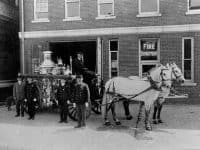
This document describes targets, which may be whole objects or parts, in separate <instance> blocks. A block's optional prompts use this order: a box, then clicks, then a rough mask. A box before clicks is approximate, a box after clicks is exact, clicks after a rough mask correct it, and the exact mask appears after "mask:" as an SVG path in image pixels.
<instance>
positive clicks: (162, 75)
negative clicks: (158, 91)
mask: <svg viewBox="0 0 200 150" xmlns="http://www.w3.org/2000/svg"><path fill="white" fill-rule="evenodd" d="M149 73H150V77H151V79H152V81H153V82H154V84H156V87H157V88H160V87H161V86H166V87H171V85H172V80H171V71H170V68H169V67H168V66H163V65H159V66H157V67H155V68H153V69H151V70H150V72H149Z"/></svg>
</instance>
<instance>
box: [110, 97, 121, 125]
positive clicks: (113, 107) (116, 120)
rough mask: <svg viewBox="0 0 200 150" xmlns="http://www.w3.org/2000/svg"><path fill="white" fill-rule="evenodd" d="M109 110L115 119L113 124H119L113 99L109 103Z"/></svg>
mask: <svg viewBox="0 0 200 150" xmlns="http://www.w3.org/2000/svg"><path fill="white" fill-rule="evenodd" d="M111 112H112V115H113V120H114V121H115V124H116V125H121V122H120V121H119V120H118V119H117V117H116V116H117V115H116V112H115V104H114V101H113V102H112V103H111Z"/></svg>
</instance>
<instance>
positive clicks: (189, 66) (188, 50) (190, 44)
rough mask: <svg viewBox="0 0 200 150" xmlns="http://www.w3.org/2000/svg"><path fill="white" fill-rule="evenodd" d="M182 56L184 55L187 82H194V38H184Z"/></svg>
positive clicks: (184, 70)
mask: <svg viewBox="0 0 200 150" xmlns="http://www.w3.org/2000/svg"><path fill="white" fill-rule="evenodd" d="M182 42H183V43H182V47H183V48H182V50H183V51H182V54H183V56H182V57H183V59H182V61H183V63H182V68H183V73H184V77H185V79H186V80H187V81H190V82H193V81H194V77H193V74H194V73H193V72H194V70H193V68H194V64H193V48H194V41H193V38H190V37H189V38H183V41H182Z"/></svg>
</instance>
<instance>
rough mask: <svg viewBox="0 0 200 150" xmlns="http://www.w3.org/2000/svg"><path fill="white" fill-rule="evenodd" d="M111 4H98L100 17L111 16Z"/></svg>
mask: <svg viewBox="0 0 200 150" xmlns="http://www.w3.org/2000/svg"><path fill="white" fill-rule="evenodd" d="M112 6H113V4H112V3H101V4H100V15H113V9H112Z"/></svg>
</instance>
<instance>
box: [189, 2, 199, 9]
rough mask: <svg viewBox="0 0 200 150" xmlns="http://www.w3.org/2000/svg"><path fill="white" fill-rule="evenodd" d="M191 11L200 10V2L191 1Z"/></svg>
mask: <svg viewBox="0 0 200 150" xmlns="http://www.w3.org/2000/svg"><path fill="white" fill-rule="evenodd" d="M189 9H190V10H197V9H199V10H200V0H189Z"/></svg>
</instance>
